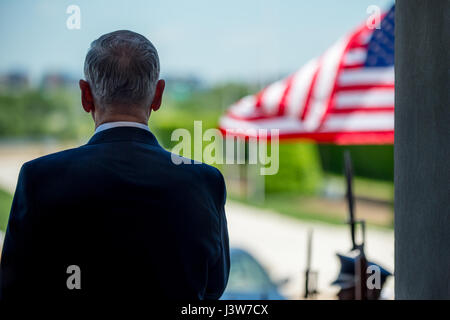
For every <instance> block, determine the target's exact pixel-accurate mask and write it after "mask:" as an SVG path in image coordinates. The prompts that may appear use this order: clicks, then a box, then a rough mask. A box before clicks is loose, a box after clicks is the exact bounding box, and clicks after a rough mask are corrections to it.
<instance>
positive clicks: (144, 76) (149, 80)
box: [84, 30, 159, 105]
mask: <svg viewBox="0 0 450 320" xmlns="http://www.w3.org/2000/svg"><path fill="white" fill-rule="evenodd" d="M84 75H85V77H86V81H87V82H88V83H89V85H90V86H91V90H92V93H93V95H94V97H95V98H96V99H97V100H98V101H99V102H100V104H103V105H115V104H123V105H124V104H128V105H138V104H142V103H144V102H145V103H146V102H147V101H148V102H150V101H151V100H152V99H153V96H154V93H155V87H156V83H157V81H158V78H159V57H158V52H157V51H156V48H155V47H154V46H153V44H152V43H151V42H150V41H149V40H148V39H147V38H145V37H144V36H142V35H140V34H138V33H135V32H132V31H128V30H119V31H115V32H111V33H107V34H105V35H102V36H101V37H100V38H98V39H97V40H95V41H93V42H92V43H91V47H90V49H89V51H88V53H87V55H86V60H85V62H84Z"/></svg>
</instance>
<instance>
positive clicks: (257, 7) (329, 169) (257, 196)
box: [0, 0, 394, 299]
mask: <svg viewBox="0 0 450 320" xmlns="http://www.w3.org/2000/svg"><path fill="white" fill-rule="evenodd" d="M392 3H393V1H388V0H386V1H376V0H347V1H345V2H342V1H341V2H337V1H332V0H320V1H294V0H292V1H282V2H280V1H260V0H258V1H256V0H255V1H234V0H230V1H227V2H214V3H212V2H211V1H206V0H205V1H197V0H196V1H99V0H97V1H84V0H78V1H45V0H37V1H36V0H33V1H31V0H30V1H25V0H22V1H2V2H1V3H0V30H1V31H0V41H1V43H2V46H1V49H0V232H2V233H0V241H1V239H2V236H1V235H2V234H4V232H5V230H6V225H7V220H8V215H9V210H10V206H11V202H12V195H13V193H14V189H15V184H16V180H17V176H18V172H19V170H20V167H21V165H22V164H23V163H24V162H25V161H28V160H31V159H33V158H36V157H39V156H41V155H44V154H48V153H51V152H55V151H58V150H61V149H64V148H69V147H74V146H78V145H80V144H83V143H86V142H87V140H88V139H89V138H90V137H91V136H92V134H93V130H94V126H93V122H92V119H91V118H90V115H88V114H86V113H84V111H83V110H82V108H81V104H80V94H79V89H78V80H79V79H80V78H83V74H82V70H83V63H84V57H85V54H86V52H87V49H88V48H89V45H90V42H91V41H93V40H94V39H96V38H98V37H99V36H100V35H102V34H104V33H108V32H111V31H114V30H119V29H130V30H133V31H135V32H138V33H141V34H143V35H145V36H146V37H148V38H149V39H150V40H151V41H152V42H153V44H154V45H155V46H156V48H157V49H158V51H159V55H160V61H161V77H162V78H164V79H165V80H166V83H167V88H166V93H165V97H164V104H163V107H162V109H161V110H160V111H158V112H156V113H154V114H152V116H151V119H150V123H149V125H150V128H151V130H152V131H153V132H154V133H155V134H156V136H157V138H158V140H159V141H160V143H161V144H162V145H163V146H164V147H166V148H168V149H171V148H172V147H173V145H174V144H175V143H174V142H172V141H171V139H170V137H171V133H172V131H173V130H175V129H177V128H186V129H188V130H192V129H193V123H194V120H202V121H203V130H205V129H207V128H216V127H217V126H218V120H219V118H220V116H221V115H222V114H223V113H224V112H225V110H226V109H227V108H228V107H229V106H230V105H231V104H233V103H234V102H236V101H237V100H239V99H240V98H242V97H244V96H246V95H249V94H254V93H256V92H258V91H259V90H261V89H262V88H264V87H265V86H266V85H267V84H269V83H271V82H274V81H276V80H278V79H281V78H283V77H285V76H287V75H288V74H290V73H291V72H292V71H294V70H297V69H298V68H299V67H301V66H302V65H304V64H305V63H306V62H307V61H308V60H310V59H311V58H313V57H316V56H319V55H320V54H321V53H322V52H323V51H325V50H326V49H327V48H328V47H329V46H330V45H331V44H333V43H334V42H335V41H336V40H337V39H338V38H339V37H341V36H342V35H343V34H344V33H346V32H348V31H349V30H351V29H353V28H354V27H355V26H357V25H359V24H360V23H361V21H364V19H366V18H367V16H368V13H367V12H366V9H367V7H368V6H369V5H372V4H375V5H378V6H380V7H381V8H382V10H387V9H389V7H390V6H391V5H392ZM72 4H75V5H77V6H79V8H80V13H81V25H80V29H68V28H67V26H66V20H67V18H68V17H69V15H70V14H68V13H66V9H67V7H68V6H69V5H72ZM344 150H349V151H350V153H351V156H352V159H353V165H354V175H355V176H354V192H355V199H356V215H357V217H358V218H359V219H364V220H365V221H366V223H367V239H366V240H367V249H366V251H367V255H368V258H369V259H371V260H373V261H375V262H378V263H380V264H382V265H383V266H384V267H386V268H387V269H388V270H389V271H391V272H393V271H394V235H393V190H394V188H393V146H392V145H378V146H369V145H359V146H337V145H331V144H315V143H312V142H305V141H300V142H296V141H290V142H289V143H283V144H281V145H280V167H279V172H278V174H276V175H273V176H266V177H261V176H260V177H257V178H255V177H253V178H252V177H250V176H249V174H248V172H249V171H248V170H247V169H246V168H245V165H227V167H225V166H219V169H220V170H221V171H222V172H223V173H224V175H225V178H226V182H227V189H228V202H227V216H228V225H229V232H230V242H231V245H232V246H233V248H234V249H233V253H232V259H233V264H232V275H231V278H230V283H229V288H228V290H227V292H226V296H225V297H227V298H236V299H239V298H251V299H257V298H261V299H264V298H272V299H282V298H287V299H300V298H303V295H304V286H305V285H304V281H305V269H306V268H307V251H308V250H307V239H308V232H309V231H310V230H313V237H312V239H313V240H312V245H311V260H310V261H311V269H312V270H314V271H315V272H317V277H316V279H317V291H318V294H317V295H316V296H315V298H318V299H321V298H323V299H334V298H336V294H337V292H338V290H339V287H337V286H333V285H331V283H332V281H333V280H334V279H335V278H336V277H337V275H338V273H339V270H340V264H339V259H338V257H337V256H336V253H343V254H345V253H346V252H348V251H349V249H350V248H351V240H350V232H349V227H348V225H346V224H345V223H346V221H347V219H348V209H347V203H346V200H345V188H346V185H345V177H344V175H343V167H344V164H343V152H344ZM255 179H257V180H255ZM261 179H263V181H262V180H261ZM250 180H251V181H250ZM249 183H252V184H253V185H257V186H260V187H259V189H258V190H259V191H258V192H252V193H249V192H248V190H249V188H248V184H249ZM119 232H120V231H119ZM382 297H384V298H388V299H390V298H393V280H392V279H390V280H388V282H387V283H386V285H385V289H384V291H383V294H382Z"/></svg>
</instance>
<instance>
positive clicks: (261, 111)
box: [220, 23, 394, 144]
mask: <svg viewBox="0 0 450 320" xmlns="http://www.w3.org/2000/svg"><path fill="white" fill-rule="evenodd" d="M374 30H376V29H369V28H368V27H367V26H366V24H365V23H364V25H362V26H360V27H359V28H357V29H356V30H355V31H353V32H351V33H349V34H348V35H345V36H344V37H342V38H341V39H339V40H338V41H337V42H336V43H335V44H334V45H333V46H332V47H330V48H329V49H328V50H327V51H326V52H325V53H324V54H323V55H322V56H321V57H319V58H316V59H313V60H311V61H309V62H308V63H307V64H305V65H304V66H303V67H302V68H301V69H299V70H298V71H296V72H295V73H293V74H291V75H290V76H288V77H287V78H285V79H282V80H280V81H277V82H275V83H272V84H270V85H269V86H267V87H266V88H264V89H263V90H262V91H260V92H259V93H257V94H256V95H252V96H247V97H244V98H242V99H241V100H239V101H238V102H236V103H235V104H233V105H232V106H231V107H230V108H229V110H228V111H227V113H226V114H225V115H224V116H223V117H222V118H221V119H220V129H221V130H222V132H224V133H227V132H231V133H232V132H234V130H235V129H244V130H246V129H279V134H280V138H281V139H283V138H299V139H301V138H304V139H312V140H315V141H318V142H324V143H336V144H386V143H393V141H394V66H393V64H392V65H387V66H386V65H381V66H380V65H376V66H368V65H367V59H368V44H369V42H370V40H371V37H372V36H373V33H374ZM392 55H393V53H392ZM253 131H254V130H253ZM256 131H257V130H256Z"/></svg>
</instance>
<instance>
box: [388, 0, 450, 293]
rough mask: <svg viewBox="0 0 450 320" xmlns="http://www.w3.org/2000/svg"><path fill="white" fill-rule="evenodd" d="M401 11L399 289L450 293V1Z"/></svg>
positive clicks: (407, 2) (404, 2)
mask: <svg viewBox="0 0 450 320" xmlns="http://www.w3.org/2000/svg"><path fill="white" fill-rule="evenodd" d="M395 13H396V19H395V69H396V70H395V72H396V75H395V77H396V80H395V100H396V101H395V145H394V158H395V251H396V253H395V291H396V292H395V294H396V299H450V95H449V92H450V81H449V78H450V1H446V0H438V1H425V0H397V1H396V10H395Z"/></svg>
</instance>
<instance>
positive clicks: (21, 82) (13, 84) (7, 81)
mask: <svg viewBox="0 0 450 320" xmlns="http://www.w3.org/2000/svg"><path fill="white" fill-rule="evenodd" d="M29 85H30V79H29V77H28V74H26V73H25V72H21V71H10V72H7V73H5V74H2V75H0V90H17V89H26V88H28V87H29Z"/></svg>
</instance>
